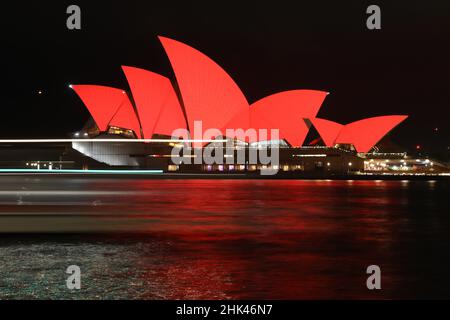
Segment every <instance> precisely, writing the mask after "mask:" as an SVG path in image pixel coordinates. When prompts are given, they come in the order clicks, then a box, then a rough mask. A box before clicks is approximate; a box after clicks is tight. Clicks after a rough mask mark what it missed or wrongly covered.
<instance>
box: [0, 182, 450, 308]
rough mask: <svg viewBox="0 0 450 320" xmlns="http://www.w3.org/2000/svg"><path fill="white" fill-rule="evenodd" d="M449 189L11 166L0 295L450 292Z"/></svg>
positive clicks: (0, 226)
mask: <svg viewBox="0 0 450 320" xmlns="http://www.w3.org/2000/svg"><path fill="white" fill-rule="evenodd" d="M449 195H450V184H449V182H448V181H364V180H361V181H356V180H355V181H349V180H341V181H330V180H200V179H198V180H181V179H178V180H162V179H127V178H120V179H114V178H101V177H99V178H93V177H88V178H83V177H71V176H62V177H61V176H60V177H51V176H33V175H23V176H21V175H13V176H2V177H0V298H1V299H14V298H19V299H23V298H27V299H47V298H49V299H344V298H350V299H366V298H367V299H379V298H382V299H399V298H450V280H449V277H448V275H447V274H448V271H449V270H450V204H449ZM70 265H77V266H79V267H80V269H81V273H82V276H81V285H82V287H81V289H80V290H69V289H68V288H67V287H66V279H67V277H68V274H66V272H65V271H66V268H67V267H68V266H70ZM369 265H378V266H379V267H380V268H381V286H382V288H381V290H368V289H367V287H366V279H367V277H368V275H367V274H366V268H367V266H369Z"/></svg>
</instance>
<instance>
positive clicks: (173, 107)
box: [122, 66, 186, 138]
mask: <svg viewBox="0 0 450 320" xmlns="http://www.w3.org/2000/svg"><path fill="white" fill-rule="evenodd" d="M122 69H123V71H124V73H125V76H126V77H127V80H128V83H129V85H130V88H131V91H132V93H133V98H134V101H135V103H136V108H137V111H138V113H139V119H140V120H141V125H142V131H143V133H144V138H151V137H152V135H153V133H159V134H166V135H171V134H172V132H173V130H175V129H178V128H185V127H186V124H185V121H184V116H183V112H182V109H181V106H180V104H179V102H178V98H177V96H176V94H175V91H174V90H173V87H172V84H171V83H170V81H169V79H167V78H166V77H163V76H161V75H159V74H157V73H154V72H151V71H147V70H143V69H139V68H134V67H126V66H122Z"/></svg>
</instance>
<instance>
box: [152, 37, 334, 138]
mask: <svg viewBox="0 0 450 320" xmlns="http://www.w3.org/2000/svg"><path fill="white" fill-rule="evenodd" d="M159 39H160V40H161V43H162V44H163V46H164V49H165V50H166V53H167V55H168V57H169V60H170V62H171V64H172V67H173V69H174V71H175V75H176V77H177V80H178V84H179V86H180V90H181V94H182V96H183V102H184V106H185V108H186V113H187V117H188V123H189V127H190V129H192V128H193V123H194V121H195V120H202V121H203V128H202V129H203V131H205V130H206V129H209V128H218V129H220V130H221V131H222V132H223V133H225V130H226V129H238V128H240V129H244V130H247V129H248V128H253V129H257V130H258V129H268V130H270V129H279V130H280V138H284V139H286V140H288V141H289V142H290V143H291V144H293V145H296V146H298V145H301V144H302V143H303V141H304V139H305V137H306V134H307V132H308V128H307V127H306V125H305V124H304V123H303V121H302V118H304V117H315V116H316V114H317V112H318V110H319V108H320V106H321V104H322V102H323V100H324V99H325V96H326V92H322V91H315V90H292V91H285V92H280V93H277V94H274V95H271V96H268V97H265V98H263V99H261V100H259V101H257V102H255V103H254V104H252V106H249V104H248V102H247V99H246V98H245V96H244V94H243V93H242V91H241V90H240V88H239V87H238V85H237V84H236V83H235V82H234V81H233V79H232V78H231V77H230V76H229V75H228V74H227V73H226V72H225V71H224V70H223V69H222V68H221V67H220V66H219V65H217V64H216V63H215V62H214V61H213V60H211V59H210V58H208V57H207V56H206V55H204V54H203V53H201V52H200V51H198V50H196V49H194V48H192V47H190V46H188V45H185V44H183V43H181V42H178V41H175V40H172V39H169V38H165V37H159ZM269 133H270V131H269ZM267 139H270V135H269V137H267ZM250 140H252V141H250V142H253V140H254V139H250Z"/></svg>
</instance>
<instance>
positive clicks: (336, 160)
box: [26, 37, 432, 174]
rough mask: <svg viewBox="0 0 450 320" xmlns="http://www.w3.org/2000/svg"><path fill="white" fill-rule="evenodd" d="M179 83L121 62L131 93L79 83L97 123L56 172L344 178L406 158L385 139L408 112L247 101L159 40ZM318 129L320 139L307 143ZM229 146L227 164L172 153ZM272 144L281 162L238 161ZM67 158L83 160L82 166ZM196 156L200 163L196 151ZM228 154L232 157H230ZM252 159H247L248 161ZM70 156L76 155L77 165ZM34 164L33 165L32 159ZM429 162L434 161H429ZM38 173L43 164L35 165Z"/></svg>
mask: <svg viewBox="0 0 450 320" xmlns="http://www.w3.org/2000/svg"><path fill="white" fill-rule="evenodd" d="M159 40H160V41H161V44H162V47H163V49H164V50H165V52H166V54H167V56H168V59H169V61H170V64H171V66H172V68H173V71H174V74H175V79H173V81H171V80H170V79H169V78H167V77H165V76H163V75H160V74H157V73H154V72H152V71H148V70H144V69H140V68H136V67H130V66H122V70H123V73H124V75H125V77H126V79H127V81H128V84H129V89H128V88H113V87H108V86H101V85H91V84H89V85H86V84H73V85H70V87H71V88H72V89H73V90H74V92H76V94H77V95H78V96H79V98H80V99H81V101H82V102H83V103H84V105H85V106H86V108H87V109H88V110H89V112H90V114H91V116H92V118H91V120H90V121H88V123H87V124H86V125H85V126H84V128H83V129H81V130H80V131H79V132H75V133H73V137H72V138H73V139H74V140H73V141H71V145H70V148H71V150H70V152H67V150H66V152H65V155H64V157H60V158H59V161H53V162H52V163H50V162H49V163H47V164H46V165H47V166H48V167H49V166H50V165H51V166H52V169H57V168H59V169H62V168H67V166H70V165H68V164H64V163H65V162H64V160H67V162H66V163H72V166H74V165H75V166H77V165H79V166H81V167H83V168H97V167H99V168H102V167H109V168H110V167H114V168H128V169H159V170H161V171H164V172H212V173H214V172H222V173H224V172H241V171H245V172H258V171H260V170H262V169H266V168H267V166H273V168H274V169H277V170H279V171H280V172H290V173H292V172H296V173H301V172H303V173H308V172H328V173H331V174H332V173H336V174H348V173H351V172H361V171H371V170H383V171H389V170H398V169H399V168H401V169H404V170H410V169H413V166H415V168H417V167H418V166H419V167H425V166H427V167H428V165H429V164H430V163H429V161H428V163H425V162H423V163H422V162H420V161H418V162H417V161H413V163H411V165H410V166H409V165H408V164H407V160H405V159H406V155H405V153H383V150H381V149H380V148H379V146H377V144H378V143H379V142H380V140H381V139H382V138H383V137H384V136H385V135H386V134H388V133H389V132H390V131H391V130H392V129H394V128H395V127H396V126H397V125H399V124H400V123H401V122H402V121H404V120H405V119H406V118H407V116H406V115H384V116H377V117H372V118H366V119H361V120H359V121H356V122H352V123H348V124H340V123H336V122H334V121H332V120H329V119H321V118H317V114H318V112H319V109H320V107H321V105H322V104H323V103H324V100H325V99H326V97H327V95H328V92H324V91H319V90H309V89H307V90H306V89H298V90H289V91H283V92H278V93H274V94H272V95H269V96H267V97H263V98H261V99H260V100H258V101H256V102H253V103H249V102H248V100H247V98H246V97H245V95H244V93H243V92H242V91H241V90H240V88H239V86H238V85H237V84H236V83H235V82H234V81H233V79H232V78H231V76H230V75H228V74H227V73H226V72H225V71H224V70H223V69H222V68H221V67H220V66H219V65H218V64H217V63H215V62H214V61H213V60H212V59H211V58H209V57H207V56H206V55H205V54H203V53H202V52H200V51H198V50H196V49H194V48H192V47H190V46H189V45H186V44H184V43H182V42H179V41H176V40H173V39H169V38H166V37H159ZM312 128H314V130H315V131H313V132H315V133H316V134H318V135H319V136H318V137H317V139H315V140H313V141H312V142H309V143H307V145H305V140H306V138H307V135H308V133H309V132H310V131H311V130H312ZM211 146H214V147H215V148H217V147H218V146H219V147H220V148H224V149H226V152H223V158H224V159H222V160H223V161H222V162H220V161H218V162H217V163H212V164H211V163H209V164H207V163H202V162H198V161H194V162H188V161H186V162H181V163H176V162H174V161H173V159H172V158H173V150H174V148H181V149H182V148H191V149H192V150H194V149H207V148H209V147H211ZM268 147H270V148H276V149H277V152H278V153H279V159H278V161H277V163H275V164H274V163H270V164H267V163H260V162H258V161H256V162H251V161H248V160H245V161H244V162H242V161H241V162H239V161H238V159H237V158H238V156H237V152H238V151H243V152H244V154H246V155H248V154H249V153H250V152H251V151H252V150H259V149H264V148H268ZM67 154H70V155H71V156H74V155H78V156H79V157H78V158H77V159H80V160H77V162H76V164H73V161H72V162H70V161H69V160H71V159H67V158H68V156H67ZM191 157H196V155H195V152H194V153H193V155H191ZM225 158H226V159H225ZM246 159H247V158H246ZM72 160H73V159H72ZM26 165H27V166H28V165H36V164H35V163H34V164H30V163H27V164H26ZM431 165H432V164H431ZM39 166H41V168H42V164H39Z"/></svg>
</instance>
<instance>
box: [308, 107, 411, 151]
mask: <svg viewBox="0 0 450 320" xmlns="http://www.w3.org/2000/svg"><path fill="white" fill-rule="evenodd" d="M406 118H407V116H403V115H398V116H381V117H373V118H366V119H362V120H359V121H355V122H352V123H349V124H347V125H345V126H342V125H340V124H338V123H336V122H332V121H328V120H324V119H317V118H316V119H311V122H312V123H313V124H314V126H315V127H316V129H317V131H319V134H320V136H321V137H322V139H323V140H324V142H325V144H326V145H327V146H332V145H334V144H336V143H341V144H353V146H354V147H355V149H356V151H358V152H369V151H370V149H372V148H373V147H374V146H375V145H376V144H377V143H378V142H379V141H380V140H381V139H382V138H383V137H384V136H385V135H386V134H387V133H388V132H389V131H391V130H392V129H393V128H394V127H395V126H397V125H398V124H399V123H400V122H402V121H403V120H405V119H406ZM339 128H340V130H338V129H339ZM333 137H334V140H333Z"/></svg>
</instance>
